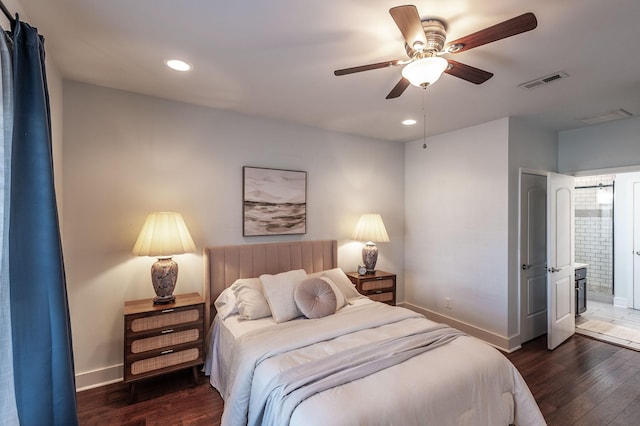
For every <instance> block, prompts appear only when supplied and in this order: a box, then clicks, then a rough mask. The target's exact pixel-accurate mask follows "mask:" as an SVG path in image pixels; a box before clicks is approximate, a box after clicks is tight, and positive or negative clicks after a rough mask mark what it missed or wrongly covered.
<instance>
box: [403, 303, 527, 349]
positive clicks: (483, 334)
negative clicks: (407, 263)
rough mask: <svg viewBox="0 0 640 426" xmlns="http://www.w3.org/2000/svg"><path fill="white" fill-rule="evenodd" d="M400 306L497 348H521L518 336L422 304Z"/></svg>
mask: <svg viewBox="0 0 640 426" xmlns="http://www.w3.org/2000/svg"><path fill="white" fill-rule="evenodd" d="M398 306H402V307H404V308H407V309H411V310H412V311H414V312H418V313H420V314H422V315H424V316H425V317H427V318H428V319H430V320H431V321H435V322H439V323H445V324H448V325H450V326H451V327H454V328H457V329H458V330H460V331H464V332H465V333H467V334H468V335H470V336H473V337H475V338H477V339H480V340H483V341H484V342H486V343H488V344H490V345H491V346H494V347H495V348H497V349H500V350H501V351H504V352H509V353H510V352H513V351H516V350H518V349H520V341H519V340H520V339H519V338H517V337H513V338H508V337H505V336H500V335H499V334H496V333H494V332H492V331H487V330H484V329H482V328H479V327H476V326H475V325H471V324H468V323H466V322H462V321H459V320H456V319H454V318H450V317H448V316H446V315H442V314H439V313H438V312H433V311H430V310H429V309H425V308H421V307H420V306H415V305H412V304H411V303H406V302H404V303H399V304H398ZM516 342H517V343H516Z"/></svg>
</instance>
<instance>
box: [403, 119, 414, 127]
mask: <svg viewBox="0 0 640 426" xmlns="http://www.w3.org/2000/svg"><path fill="white" fill-rule="evenodd" d="M416 123H417V122H416V120H414V119H413V118H408V119H406V120H402V124H404V125H405V126H413V125H414V124H416Z"/></svg>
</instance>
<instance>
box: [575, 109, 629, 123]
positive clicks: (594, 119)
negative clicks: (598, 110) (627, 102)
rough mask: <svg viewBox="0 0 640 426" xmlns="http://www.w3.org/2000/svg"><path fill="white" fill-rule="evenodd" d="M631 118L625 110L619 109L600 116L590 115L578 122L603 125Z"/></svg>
mask: <svg viewBox="0 0 640 426" xmlns="http://www.w3.org/2000/svg"><path fill="white" fill-rule="evenodd" d="M631 116H633V114H631V113H630V112H629V111H627V110H626V109H623V108H620V109H617V110H615V111H609V112H605V113H602V114H597V115H592V116H590V117H584V118H581V119H580V121H582V122H583V123H586V124H597V123H604V122H605V121H613V120H619V119H621V118H629V117H631Z"/></svg>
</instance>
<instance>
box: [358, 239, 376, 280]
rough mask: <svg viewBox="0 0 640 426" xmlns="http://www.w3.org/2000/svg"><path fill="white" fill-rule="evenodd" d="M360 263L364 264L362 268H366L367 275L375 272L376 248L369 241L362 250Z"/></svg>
mask: <svg viewBox="0 0 640 426" xmlns="http://www.w3.org/2000/svg"><path fill="white" fill-rule="evenodd" d="M362 261H363V262H364V267H365V268H367V274H374V273H375V272H376V262H377V261H378V247H376V245H375V244H374V243H372V242H371V241H369V242H368V243H367V244H365V246H364V247H363V248H362Z"/></svg>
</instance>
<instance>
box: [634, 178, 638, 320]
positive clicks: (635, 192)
mask: <svg viewBox="0 0 640 426" xmlns="http://www.w3.org/2000/svg"><path fill="white" fill-rule="evenodd" d="M633 308H634V309H640V182H634V183H633Z"/></svg>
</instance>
